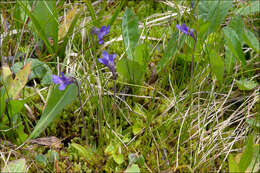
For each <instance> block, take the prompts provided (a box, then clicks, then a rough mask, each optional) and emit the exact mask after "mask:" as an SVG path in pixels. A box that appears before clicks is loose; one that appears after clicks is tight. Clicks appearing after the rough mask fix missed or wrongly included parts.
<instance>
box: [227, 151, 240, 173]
mask: <svg viewBox="0 0 260 173" xmlns="http://www.w3.org/2000/svg"><path fill="white" fill-rule="evenodd" d="M228 165H229V172H234V173H235V172H236V173H239V172H241V171H240V170H239V167H238V164H237V163H236V161H235V160H234V158H233V156H232V155H229V156H228Z"/></svg>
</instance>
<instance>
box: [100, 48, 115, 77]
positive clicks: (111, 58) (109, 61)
mask: <svg viewBox="0 0 260 173" xmlns="http://www.w3.org/2000/svg"><path fill="white" fill-rule="evenodd" d="M102 56H103V58H98V61H99V62H100V63H102V64H104V65H105V66H107V67H108V68H109V70H110V71H111V72H112V73H113V76H115V74H116V68H115V57H116V54H110V55H109V54H108V53H107V51H104V52H103V53H102Z"/></svg>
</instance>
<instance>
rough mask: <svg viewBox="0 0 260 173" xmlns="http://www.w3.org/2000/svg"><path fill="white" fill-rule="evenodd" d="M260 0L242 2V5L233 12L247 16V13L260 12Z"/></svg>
mask: <svg viewBox="0 0 260 173" xmlns="http://www.w3.org/2000/svg"><path fill="white" fill-rule="evenodd" d="M259 7H260V2H259V1H258V0H257V1H254V2H250V1H249V2H247V3H243V6H242V7H241V8H239V9H237V10H235V14H237V15H242V16H247V15H253V14H256V13H259V12H260V8H259Z"/></svg>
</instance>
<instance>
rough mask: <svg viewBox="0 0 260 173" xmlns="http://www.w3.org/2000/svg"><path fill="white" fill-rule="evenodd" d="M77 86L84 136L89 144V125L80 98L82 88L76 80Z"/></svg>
mask: <svg viewBox="0 0 260 173" xmlns="http://www.w3.org/2000/svg"><path fill="white" fill-rule="evenodd" d="M75 84H76V86H77V89H78V98H79V104H80V112H81V118H82V123H83V128H84V135H85V139H86V142H87V143H88V135H87V124H86V121H85V117H84V112H83V107H82V102H81V97H80V87H79V83H78V81H77V80H75Z"/></svg>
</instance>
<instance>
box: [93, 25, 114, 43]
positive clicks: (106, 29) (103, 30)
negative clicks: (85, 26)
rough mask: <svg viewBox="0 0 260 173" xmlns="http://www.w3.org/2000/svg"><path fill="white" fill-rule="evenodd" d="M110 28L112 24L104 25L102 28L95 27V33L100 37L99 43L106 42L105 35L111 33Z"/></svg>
mask: <svg viewBox="0 0 260 173" xmlns="http://www.w3.org/2000/svg"><path fill="white" fill-rule="evenodd" d="M109 30H110V26H109V25H107V27H106V26H102V27H101V28H100V29H98V28H96V27H94V28H93V30H92V31H93V33H94V34H95V35H97V38H98V44H104V36H105V35H107V34H108V33H109Z"/></svg>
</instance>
